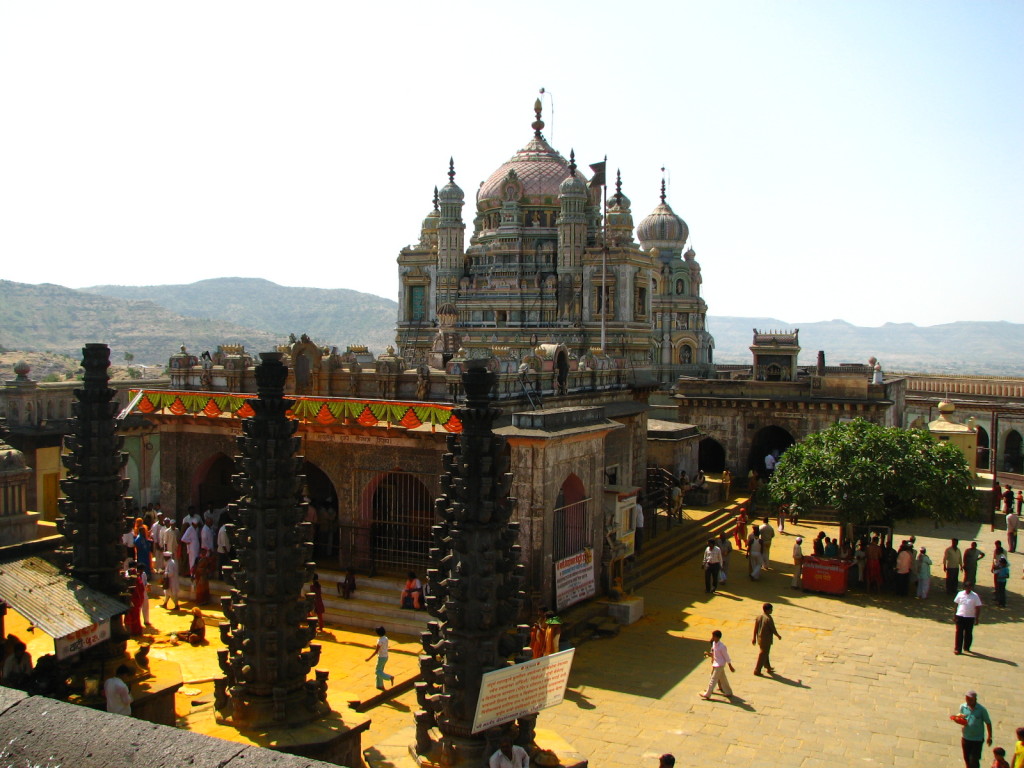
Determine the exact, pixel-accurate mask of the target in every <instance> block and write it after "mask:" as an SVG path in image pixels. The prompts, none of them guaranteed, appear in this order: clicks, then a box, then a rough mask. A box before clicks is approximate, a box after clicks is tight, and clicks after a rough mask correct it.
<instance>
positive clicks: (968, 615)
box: [953, 582, 981, 655]
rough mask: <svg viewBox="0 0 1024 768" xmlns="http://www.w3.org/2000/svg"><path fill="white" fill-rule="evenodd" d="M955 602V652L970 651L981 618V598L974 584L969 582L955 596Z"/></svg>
mask: <svg viewBox="0 0 1024 768" xmlns="http://www.w3.org/2000/svg"><path fill="white" fill-rule="evenodd" d="M953 602H954V603H955V604H956V640H955V644H954V647H953V653H955V654H957V655H959V654H960V652H961V651H967V652H968V653H970V650H971V643H972V642H973V640H974V625H975V624H977V623H978V621H979V620H980V619H981V598H980V597H978V593H977V592H975V591H974V585H973V584H971V583H970V582H968V583H966V584H964V588H963V590H962V591H960V592H959V593H957V596H956V597H954V598H953Z"/></svg>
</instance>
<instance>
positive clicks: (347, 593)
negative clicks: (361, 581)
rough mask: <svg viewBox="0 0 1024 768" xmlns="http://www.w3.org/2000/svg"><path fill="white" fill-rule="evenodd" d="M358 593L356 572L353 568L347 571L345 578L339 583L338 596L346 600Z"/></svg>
mask: <svg viewBox="0 0 1024 768" xmlns="http://www.w3.org/2000/svg"><path fill="white" fill-rule="evenodd" d="M355 591H356V572H355V570H353V569H352V568H348V569H347V570H346V571H345V578H344V579H342V580H341V581H339V582H338V594H339V595H341V596H342V597H343V598H345V599H346V600H348V599H350V598H351V597H352V593H353V592H355Z"/></svg>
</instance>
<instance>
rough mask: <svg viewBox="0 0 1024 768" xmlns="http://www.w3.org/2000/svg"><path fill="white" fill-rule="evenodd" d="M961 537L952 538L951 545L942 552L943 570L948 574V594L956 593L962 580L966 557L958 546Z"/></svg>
mask: <svg viewBox="0 0 1024 768" xmlns="http://www.w3.org/2000/svg"><path fill="white" fill-rule="evenodd" d="M959 543H960V539H950V545H949V546H948V547H946V551H945V552H943V553H942V570H943V572H944V573H945V574H946V594H947V595H955V594H956V585H957V582H959V581H960V569H961V568H962V567H963V564H964V558H963V555H961V554H960V549H959V547H958V546H957V545H958V544H959Z"/></svg>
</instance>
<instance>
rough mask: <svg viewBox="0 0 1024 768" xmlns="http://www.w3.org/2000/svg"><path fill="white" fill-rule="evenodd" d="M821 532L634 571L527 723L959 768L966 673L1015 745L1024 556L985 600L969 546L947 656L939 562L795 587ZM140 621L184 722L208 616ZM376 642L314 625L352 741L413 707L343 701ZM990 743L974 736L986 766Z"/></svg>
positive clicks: (630, 742)
mask: <svg viewBox="0 0 1024 768" xmlns="http://www.w3.org/2000/svg"><path fill="white" fill-rule="evenodd" d="M817 530H818V529H817V528H816V527H812V526H810V525H800V526H798V527H797V528H796V529H795V530H794V529H793V527H792V526H790V527H789V528H788V529H787V531H786V532H785V533H784V534H782V535H780V536H777V537H776V540H775V544H774V546H773V551H772V558H773V559H772V564H771V565H772V569H771V570H769V571H767V572H766V573H765V574H764V576H763V578H762V580H761V581H759V582H751V581H750V580H749V579H748V577H747V576H746V573H745V561H744V560H743V558H742V556H739V557H737V555H736V554H735V553H734V554H733V558H732V569H733V574H732V575H731V577H730V579H729V582H728V583H727V584H726V586H725V587H724V588H723V589H722V591H720V592H719V594H717V595H713V596H709V595H706V594H705V593H704V591H703V581H702V575H701V572H700V569H699V567H698V565H697V564H696V563H695V562H693V561H691V562H688V563H685V564H684V565H682V566H681V567H679V568H677V569H676V570H674V571H673V572H671V573H670V574H668V575H666V576H665V577H663V578H661V579H660V580H658V581H656V582H654V583H652V584H650V585H648V586H647V587H644V588H643V589H642V590H640V592H639V594H641V595H642V596H643V597H644V599H645V601H646V615H645V616H644V618H643V619H641V620H640V621H639V622H637V623H635V624H633V625H632V626H629V627H625V628H623V629H622V631H621V633H620V634H619V635H618V636H617V637H614V638H609V639H601V640H596V639H595V640H591V641H588V642H585V643H583V644H581V645H580V646H579V648H578V649H577V651H576V656H575V661H574V668H573V672H572V676H571V678H570V683H569V690H568V691H567V694H566V698H565V701H564V702H563V703H561V704H560V705H559V706H557V707H553V708H550V709H547V710H545V711H543V712H542V713H541V717H540V722H539V726H540V727H541V728H544V729H548V730H552V731H555V732H557V733H558V734H559V735H560V736H561V737H563V738H565V739H566V740H568V741H569V742H571V743H572V744H573V746H574V747H575V748H576V750H577V751H579V752H580V753H582V754H583V755H585V756H586V757H587V758H589V760H590V764H591V765H592V766H595V767H599V768H625V767H626V766H630V768H632V767H634V766H637V765H645V764H646V765H649V766H651V768H654V766H655V765H656V764H657V757H658V756H659V755H660V754H662V753H664V752H672V753H674V754H675V755H676V758H677V764H678V765H680V766H708V765H724V764H729V765H748V764H756V765H757V766H759V768H773V767H775V766H778V767H779V768H792V767H794V766H800V767H801V768H815V767H816V766H826V765H828V766H836V765H842V766H865V767H869V766H922V765H928V766H959V765H962V759H961V757H960V746H959V738H960V729H959V727H957V726H956V725H954V724H953V723H951V722H950V721H949V719H948V717H949V715H950V714H951V713H952V712H954V711H955V710H956V708H957V707H958V705H959V704H960V703H961V702H962V701H963V694H964V691H966V690H968V689H970V688H974V689H977V691H978V692H979V701H980V702H981V703H982V704H984V705H985V706H986V707H988V709H989V711H990V713H991V715H992V718H993V722H994V726H995V727H994V731H995V742H994V745H1002V746H1003V747H1005V748H1007V749H1008V751H1012V746H1013V742H1014V740H1015V737H1014V731H1015V729H1016V728H1017V727H1018V726H1022V725H1024V711H1022V712H1021V713H1018V714H1014V712H1013V707H1014V706H1015V705H1016V706H1019V705H1020V701H1021V689H1022V684H1024V676H1022V675H1021V670H1020V669H1019V664H1020V662H1021V660H1022V659H1024V633H1022V632H1021V631H1020V622H1021V617H1022V609H1024V599H1022V598H1021V595H1020V592H1021V590H1022V588H1024V581H1022V580H1021V567H1022V565H1024V556H1022V555H1020V554H1012V555H1010V558H1011V568H1012V578H1011V581H1010V589H1009V592H1010V596H1009V601H1008V607H1007V608H1005V609H1000V608H998V607H994V606H992V605H990V604H989V603H991V598H992V587H991V579H990V578H989V572H988V565H989V562H990V560H989V559H986V560H983V561H982V564H981V567H980V568H979V573H980V574H983V575H984V578H982V577H981V576H979V581H980V582H982V586H981V587H980V588H979V593H980V594H981V597H982V599H983V600H984V601H985V602H986V606H985V608H984V609H983V612H982V621H981V624H980V625H979V626H978V628H977V631H976V634H975V642H974V648H973V650H974V653H972V654H964V655H962V656H954V655H953V652H952V651H953V621H952V616H953V609H952V605H951V602H950V599H949V598H947V596H946V594H945V591H944V589H943V584H942V578H941V576H942V574H941V569H940V568H938V567H937V566H936V567H934V568H933V574H934V575H933V580H932V591H931V595H930V596H929V598H928V599H927V600H925V601H919V600H915V599H914V598H912V597H911V598H896V597H893V596H890V595H883V596H878V595H870V596H869V595H865V594H863V593H860V592H852V593H850V594H848V595H847V596H845V597H833V596H827V595H816V594H810V593H803V592H801V591H797V590H793V589H791V587H790V581H791V576H792V565H791V564H790V563H788V562H787V561H788V560H789V553H790V551H791V549H792V542H793V538H794V536H795V535H796V534H800V535H803V536H804V537H805V538H808V537H809V536H812V535H813V534H814V533H816V531H817ZM826 530H828V529H827V528H826ZM911 533H914V534H915V535H916V536H917V538H918V546H925V547H927V548H928V551H929V553H930V554H931V556H932V559H933V561H935V562H936V563H938V561H939V560H940V555H941V552H942V550H943V549H944V548H945V546H947V545H948V538H949V537H950V536H958V537H959V538H960V539H961V541H963V542H969V541H970V540H971V539H972V538H977V540H978V542H979V546H980V547H981V548H982V549H983V550H984V551H986V552H988V553H991V550H992V543H993V541H995V540H997V539H1001V538H1003V536H1004V534H1003V532H1001V531H997V532H995V533H990V532H989V529H988V526H979V525H966V524H961V525H957V526H951V527H947V528H938V529H936V528H933V527H932V525H931V524H930V523H924V524H921V525H918V526H906V527H904V528H901V529H897V539H900V538H905V537H906V536H909V535H910V534H911ZM1004 543H1005V541H1004ZM765 601H770V602H772V603H773V604H774V605H775V619H776V624H777V627H778V630H779V632H780V633H781V635H782V640H779V641H776V644H775V647H774V649H773V653H772V660H773V663H774V665H775V669H776V674H775V675H774V676H765V677H754V676H753V674H752V672H753V665H754V661H755V658H756V648H755V647H754V646H753V645H751V642H750V641H751V636H752V629H753V620H754V618H755V617H756V616H757V615H758V613H759V612H760V610H761V604H762V603H763V602H765ZM154 604H155V601H154ZM206 612H207V614H208V615H210V616H211V623H212V620H214V619H215V614H216V610H215V609H212V608H209V607H208V608H207V609H206ZM9 618H10V619H11V621H9V622H8V626H9V630H8V631H15V632H17V633H18V634H21V636H23V637H24V636H25V634H24V633H23V628H22V627H19V626H18V624H17V621H18V619H17V617H16V616H10V617H9ZM152 620H153V623H154V624H155V625H156V626H157V627H158V628H159V629H158V630H153V631H154V632H155V633H156V634H155V635H154V636H153V639H154V640H156V641H157V642H156V644H155V645H154V648H153V651H152V654H153V655H154V656H157V657H162V658H167V659H170V660H172V661H177V662H179V663H180V664H181V665H182V671H183V677H184V679H185V680H186V686H185V689H184V690H185V691H186V694H187V695H186V694H181V695H180V696H179V714H180V715H182V717H183V719H185V720H188V721H189V722H190V724H191V725H192V726H193V727H194V726H195V725H198V724H199V721H201V720H202V719H203V718H204V717H205V716H206V715H205V714H204V713H207V712H208V711H209V706H210V702H209V700H210V692H211V691H212V686H211V685H210V683H209V682H208V681H209V680H211V679H212V678H213V677H216V676H218V675H219V670H218V669H217V664H216V655H215V650H216V648H218V647H220V645H219V638H218V633H217V631H216V629H215V628H214V627H213V626H211V627H210V630H209V637H210V640H211V642H210V645H209V646H206V647H204V648H199V649H193V648H191V647H189V646H187V645H179V646H172V645H169V644H166V643H165V642H164V641H163V640H161V639H160V633H162V632H167V631H169V630H170V629H175V628H183V627H184V626H186V625H187V623H188V617H187V614H186V612H185V611H181V612H179V613H176V614H167V613H166V612H164V611H162V610H161V609H160V608H159V607H156V608H155V609H154V611H153V617H152ZM713 629H721V630H722V632H723V634H724V637H723V639H724V641H725V642H726V644H727V645H728V647H729V650H730V653H731V654H732V657H733V662H734V664H735V666H736V669H737V672H736V674H735V675H731V676H730V681H731V683H732V686H733V689H734V691H735V694H736V695H735V698H733V699H732V700H731V701H730V700H727V699H725V698H724V697H722V696H721V695H716V696H715V697H714V699H713V700H712V701H703V700H701V699H700V698H698V696H697V694H698V691H700V690H703V688H704V687H705V685H706V683H707V678H708V672H709V669H708V662H707V661H706V660H705V659H704V658H703V652H704V651H705V650H706V649H707V648H708V641H709V638H710V634H711V631H712V630H713ZM19 630H22V631H19ZM38 635H39V633H38V632H36V633H34V635H29V637H30V638H31V641H32V642H31V643H30V651H32V652H33V657H37V656H38V655H39V654H40V653H45V652H47V650H48V648H49V647H52V646H48V640H47V639H46V638H45V637H37V636H38ZM373 640H374V638H373V637H372V636H371V635H370V634H368V633H362V632H350V631H345V630H340V629H338V628H332V627H328V631H327V632H326V633H322V634H321V635H320V636H319V637H318V642H320V643H321V644H322V646H323V657H322V661H321V663H320V665H319V666H321V667H323V668H327V669H330V670H331V677H330V692H331V693H330V698H331V702H332V704H333V705H334V706H335V708H336V709H337V710H340V711H347V712H349V713H351V716H352V717H353V719H360V718H361V717H369V718H370V719H371V720H372V723H371V727H370V730H369V731H368V732H367V733H366V734H364V739H363V745H364V747H371V748H372V746H373V745H374V744H376V743H382V742H384V741H385V740H386V739H387V738H388V737H391V736H393V735H394V734H395V733H396V732H398V731H399V730H403V729H407V728H409V727H410V726H411V725H412V713H413V711H415V709H416V701H415V694H414V693H413V692H412V691H411V690H407V691H405V692H404V693H401V694H398V695H394V696H393V697H386V698H385V699H384V700H382V701H380V702H379V703H377V704H375V705H371V706H370V708H369V709H368V710H367V711H366V712H365V714H364V715H357V714H356V713H355V712H353V711H352V710H350V709H348V702H350V701H366V700H368V699H371V697H373V696H374V695H375V694H376V693H377V692H376V690H375V688H374V679H373V667H374V664H373V662H367V661H365V659H366V657H367V656H368V655H369V653H370V651H371V650H372V648H373ZM392 641H393V642H392V659H391V662H390V663H389V669H388V671H389V672H391V673H393V674H395V675H396V676H397V678H398V679H397V681H396V682H398V683H401V682H402V681H403V680H408V679H410V678H412V677H413V676H414V675H415V674H416V672H417V660H416V654H417V652H418V644H417V642H416V641H415V639H414V638H409V637H401V636H398V637H394V638H392ZM1015 702H1016V704H1015ZM371 704H372V702H371ZM197 729H198V730H204V729H203V728H202V727H201V726H200V727H199V728H197ZM990 755H991V751H990V750H986V757H985V762H984V764H985V765H987V764H988V762H989V761H990V759H991V757H990Z"/></svg>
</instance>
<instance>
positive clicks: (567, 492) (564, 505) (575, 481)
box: [552, 474, 591, 561]
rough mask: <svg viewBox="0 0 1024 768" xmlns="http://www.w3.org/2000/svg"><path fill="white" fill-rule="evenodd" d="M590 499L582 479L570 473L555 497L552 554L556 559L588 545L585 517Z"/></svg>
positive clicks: (572, 553)
mask: <svg viewBox="0 0 1024 768" xmlns="http://www.w3.org/2000/svg"><path fill="white" fill-rule="evenodd" d="M589 506H590V499H588V498H587V491H586V488H585V487H584V486H583V481H582V480H580V478H579V477H578V476H577V475H575V474H570V475H569V476H568V477H566V478H565V480H564V481H563V482H562V487H561V488H560V489H559V491H558V497H557V498H556V499H555V509H554V530H553V535H554V543H553V546H552V556H553V558H554V559H555V560H556V561H558V560H561V559H563V558H565V557H568V556H569V555H574V554H576V553H577V552H580V551H582V549H583V548H584V547H587V546H590V543H591V542H590V537H589V535H588V531H587V517H588V512H589Z"/></svg>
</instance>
